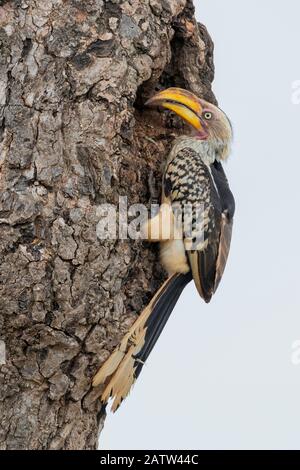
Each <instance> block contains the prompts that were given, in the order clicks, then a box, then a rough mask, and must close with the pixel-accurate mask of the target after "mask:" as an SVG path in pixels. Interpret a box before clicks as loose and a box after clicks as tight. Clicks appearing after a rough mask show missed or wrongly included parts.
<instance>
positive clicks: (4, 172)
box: [0, 0, 215, 449]
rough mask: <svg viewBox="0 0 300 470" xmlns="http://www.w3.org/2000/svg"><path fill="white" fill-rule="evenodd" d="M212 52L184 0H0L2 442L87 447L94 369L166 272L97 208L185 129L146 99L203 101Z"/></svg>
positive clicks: (138, 182) (96, 415) (98, 418)
mask: <svg viewBox="0 0 300 470" xmlns="http://www.w3.org/2000/svg"><path fill="white" fill-rule="evenodd" d="M212 55H213V44H212V42H211V40H210V38H209V35H208V33H207V31H206V29H205V27H204V26H201V25H197V23H196V21H195V18H194V8H193V4H192V1H191V0H123V1H122V0H110V1H104V0H85V1H79V0H47V1H45V0H14V1H5V0H4V1H3V0H2V1H0V296H1V303H0V310H1V321H0V327H1V329H0V339H1V340H3V341H4V342H5V345H6V364H4V365H2V366H1V367H0V448H1V449H95V448H96V447H97V441H98V436H99V431H100V430H101V428H102V426H103V422H104V419H105V411H104V410H101V404H100V401H99V399H98V397H99V389H98V390H95V389H92V388H91V378H92V376H93V374H94V373H95V372H96V370H97V368H98V366H99V365H100V364H101V363H102V362H103V361H104V360H105V359H106V358H107V357H108V355H109V354H110V352H111V351H112V350H113V348H114V346H115V345H116V344H117V343H118V341H119V340H120V338H121V337H122V336H123V334H124V333H125V332H126V331H127V330H128V328H129V327H130V325H131V324H132V323H133V322H134V321H135V319H136V318H137V315H138V313H139V312H140V311H141V310H142V309H143V307H144V306H145V305H146V304H147V303H148V301H149V299H150V298H151V296H152V294H153V293H154V291H155V290H156V289H157V288H158V287H159V285H160V284H161V283H162V281H163V279H164V277H165V273H164V272H163V271H162V269H161V267H160V264H159V255H158V247H157V246H152V245H150V244H147V243H145V242H141V241H132V240H107V241H103V240H99V239H98V238H97V234H96V225H97V223H98V221H99V218H98V217H97V207H98V206H99V204H101V203H111V204H117V203H118V198H119V195H123V196H127V197H128V203H129V204H133V203H140V202H141V203H148V202H149V185H148V179H149V175H151V173H152V174H153V175H154V178H155V179H156V180H157V181H160V179H161V164H162V162H163V160H164V158H165V156H166V153H167V151H168V148H169V146H170V143H171V142H172V138H173V137H174V133H177V131H178V132H181V131H182V130H181V128H180V125H179V123H178V121H177V120H176V119H175V118H172V117H169V116H167V117H166V115H165V114H164V113H159V112H157V111H153V110H145V109H143V103H144V102H145V100H146V99H147V98H148V97H149V96H150V95H151V94H153V93H154V92H155V90H158V89H160V88H165V87H168V86H174V85H175V86H182V87H185V88H187V89H190V90H192V91H194V92H195V93H196V94H198V95H199V96H202V97H204V98H206V99H208V100H210V101H213V102H214V101H215V99H214V96H213V94H212V92H211V82H212V79H213V73H214V70H213V58H212ZM176 128H177V129H176ZM174 129H175V130H174ZM148 399H149V397H147V400H148Z"/></svg>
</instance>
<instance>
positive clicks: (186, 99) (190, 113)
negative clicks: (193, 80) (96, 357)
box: [146, 88, 205, 132]
mask: <svg viewBox="0 0 300 470" xmlns="http://www.w3.org/2000/svg"><path fill="white" fill-rule="evenodd" d="M146 105H147V106H162V107H163V108H166V109H170V110H171V111H173V112H174V113H176V114H177V115H178V116H180V117H181V118H182V119H184V120H185V121H186V122H187V123H188V124H190V125H191V126H192V127H194V129H197V131H199V132H205V130H204V128H203V124H202V120H201V114H202V106H201V104H200V101H199V98H197V96H196V95H194V94H193V93H191V92H190V91H186V90H183V89H182V88H167V89H166V90H163V91H160V92H159V93H157V94H156V95H154V96H153V97H152V98H150V99H149V100H148V101H147V102H146Z"/></svg>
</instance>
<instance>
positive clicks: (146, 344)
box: [93, 273, 192, 411]
mask: <svg viewBox="0 0 300 470" xmlns="http://www.w3.org/2000/svg"><path fill="white" fill-rule="evenodd" d="M191 279H192V275H191V273H187V274H173V275H172V276H170V277H169V278H168V279H167V280H166V281H165V283H164V284H163V285H162V287H161V288H160V289H159V290H158V291H157V292H156V294H155V295H154V297H153V298H152V300H151V302H150V303H149V304H148V305H147V307H146V308H145V309H144V310H143V311H142V313H141V314H140V316H139V318H138V319H137V320H136V322H135V323H134V324H133V325H132V327H131V328H130V330H129V331H128V333H127V334H126V335H125V336H124V338H123V339H122V341H121V342H120V344H119V345H118V346H117V348H116V349H115V350H114V352H113V353H112V354H111V356H110V357H109V358H108V359H107V360H106V362H105V363H104V364H103V365H102V366H101V368H100V369H99V371H98V372H97V374H96V375H95V377H94V380H93V386H94V387H96V386H97V385H100V384H106V387H105V390H104V392H103V393H102V395H101V401H102V402H103V403H107V401H108V400H109V398H110V397H112V398H114V401H113V404H112V411H115V410H116V409H117V408H118V407H119V406H120V404H121V402H122V400H124V398H125V397H126V396H127V395H128V393H129V391H130V389H131V387H132V385H133V383H134V382H135V380H136V378H137V377H138V375H139V374H140V372H141V370H142V367H143V365H144V363H145V361H146V359H147V358H148V356H149V354H150V352H151V351H152V349H153V347H154V345H155V343H156V341H157V339H158V338H159V336H160V334H161V332H162V330H163V328H164V326H165V324H166V323H167V321H168V319H169V317H170V314H171V313H172V310H173V309H174V306H175V304H176V302H177V300H178V298H179V296H180V294H181V292H182V291H183V289H184V287H185V286H186V285H187V284H188V283H189V282H190V281H191Z"/></svg>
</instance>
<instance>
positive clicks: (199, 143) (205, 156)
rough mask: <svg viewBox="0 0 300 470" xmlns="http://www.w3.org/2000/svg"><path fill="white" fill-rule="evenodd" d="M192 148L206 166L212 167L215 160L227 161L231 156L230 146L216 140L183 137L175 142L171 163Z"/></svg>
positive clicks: (170, 158) (170, 157)
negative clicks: (183, 151) (181, 152)
mask: <svg viewBox="0 0 300 470" xmlns="http://www.w3.org/2000/svg"><path fill="white" fill-rule="evenodd" d="M185 148H190V149H192V150H194V151H195V152H197V153H198V154H199V156H200V158H201V160H202V161H203V163H205V164H206V165H208V166H210V165H212V164H213V163H214V161H215V160H218V161H220V160H226V158H227V157H228V155H229V151H230V145H229V144H226V143H224V142H221V141H217V140H216V139H208V140H200V139H199V138H197V137H196V136H187V135H184V136H181V137H178V138H177V139H176V140H175V143H174V146H173V148H172V150H171V153H170V156H169V159H168V160H169V161H170V160H172V159H173V158H174V157H175V156H176V155H177V154H178V153H179V152H180V151H181V150H183V149H185Z"/></svg>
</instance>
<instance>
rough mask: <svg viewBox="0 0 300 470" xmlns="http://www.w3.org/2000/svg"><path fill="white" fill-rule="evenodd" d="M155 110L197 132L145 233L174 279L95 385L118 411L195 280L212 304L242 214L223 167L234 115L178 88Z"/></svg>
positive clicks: (179, 152) (180, 153)
mask: <svg viewBox="0 0 300 470" xmlns="http://www.w3.org/2000/svg"><path fill="white" fill-rule="evenodd" d="M148 103H149V104H151V105H162V106H164V107H165V108H167V109H170V110H171V111H174V112H176V113H177V114H178V115H179V116H181V117H182V118H183V119H185V120H186V121H187V122H189V123H190V124H191V125H192V126H193V128H194V129H196V131H197V132H196V134H195V133H194V134H193V135H186V136H181V137H178V138H177V139H175V142H174V145H173V147H172V149H171V152H170V154H169V156H168V157H167V159H166V164H165V170H164V175H163V184H162V199H161V206H160V210H159V212H158V214H157V215H156V216H155V217H153V218H152V219H150V220H149V221H148V222H147V224H146V226H145V227H144V233H145V235H146V238H147V239H148V240H149V241H153V242H160V251H161V263H162V265H163V266H164V268H165V270H166V271H167V272H168V274H169V278H168V279H167V281H166V282H165V283H164V284H163V285H162V287H161V288H160V289H159V290H158V292H157V293H156V294H155V296H154V297H153V299H152V300H151V302H150V303H149V305H148V306H147V307H146V308H145V309H144V310H143V312H142V313H141V314H140V316H139V317H138V319H137V320H136V322H135V323H134V325H133V326H132V327H131V329H130V330H129V332H128V333H127V335H125V337H124V338H123V340H122V341H121V343H120V344H119V345H118V346H117V348H116V349H115V351H114V352H113V353H112V355H111V356H110V357H109V358H108V360H107V361H106V362H105V363H104V364H103V366H102V367H101V368H100V370H99V371H98V373H97V374H96V376H95V378H94V381H93V385H94V386H96V385H99V384H103V383H105V385H106V386H105V389H104V392H103V393H102V396H101V400H102V401H103V402H104V403H106V402H107V401H108V399H109V397H113V398H114V402H113V405H112V409H113V410H115V409H117V407H118V406H119V405H120V403H121V401H122V400H123V399H124V398H125V397H126V395H127V394H128V393H129V391H130V389H131V386H132V384H133V383H134V381H135V380H136V378H137V377H138V375H139V374H140V372H141V369H142V367H143V365H144V363H145V361H146V359H147V357H148V356H149V354H150V352H151V350H152V348H153V346H154V344H155V342H156V341H157V339H158V337H159V335H160V333H161V331H162V329H163V328H164V326H165V324H166V322H167V320H168V318H169V316H170V314H171V312H172V310H173V308H174V306H175V304H176V302H177V300H178V298H179V296H180V294H181V292H182V290H183V289H184V287H185V286H186V285H187V284H188V283H189V282H190V281H191V280H192V279H194V282H195V285H196V287H197V290H198V292H199V294H200V296H201V297H202V298H203V299H204V300H205V302H209V301H210V300H211V297H212V295H213V294H214V293H215V291H216V289H217V287H218V285H219V282H220V279H221V277H222V275H223V272H224V269H225V265H226V261H227V257H228V253H229V247H230V241H231V233H232V223H233V215H234V208H235V203H234V198H233V196H232V193H231V191H230V189H229V185H228V181H227V178H226V176H225V173H224V170H223V167H222V163H221V161H222V160H225V159H226V158H227V157H228V154H229V152H230V144H231V138H232V129H231V125H230V122H229V120H228V118H227V116H226V115H225V114H224V113H223V112H222V111H221V110H220V109H219V108H217V107H215V106H214V105H211V104H210V103H207V102H204V101H203V100H200V99H198V98H197V97H195V95H193V94H191V93H189V92H187V91H186V90H181V89H177V88H175V89H169V90H164V91H162V92H160V93H158V94H157V95H155V96H154V97H153V98H152V99H151V100H149V102H148ZM205 116H206V118H207V121H211V123H210V122H209V124H211V125H209V124H208V122H205V121H204V119H205Z"/></svg>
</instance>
